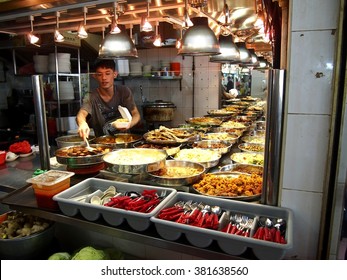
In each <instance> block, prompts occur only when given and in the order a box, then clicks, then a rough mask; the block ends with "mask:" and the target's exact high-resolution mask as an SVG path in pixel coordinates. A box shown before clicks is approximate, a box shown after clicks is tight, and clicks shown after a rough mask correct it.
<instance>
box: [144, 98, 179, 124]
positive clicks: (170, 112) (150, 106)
mask: <svg viewBox="0 0 347 280" xmlns="http://www.w3.org/2000/svg"><path fill="white" fill-rule="evenodd" d="M142 108H143V118H144V119H145V120H146V121H147V122H167V121H172V120H173V117H174V110H175V108H176V106H175V104H173V103H172V102H169V101H163V100H156V101H154V102H146V103H144V104H143V105H142Z"/></svg>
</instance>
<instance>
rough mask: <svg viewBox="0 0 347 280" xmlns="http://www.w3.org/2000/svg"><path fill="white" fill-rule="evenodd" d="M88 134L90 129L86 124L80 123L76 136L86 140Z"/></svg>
mask: <svg viewBox="0 0 347 280" xmlns="http://www.w3.org/2000/svg"><path fill="white" fill-rule="evenodd" d="M89 133H90V128H89V126H88V124H87V123H86V122H83V123H81V124H80V126H79V127H78V134H79V135H80V137H82V138H83V139H84V138H88V137H89Z"/></svg>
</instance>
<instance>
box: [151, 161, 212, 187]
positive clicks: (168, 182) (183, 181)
mask: <svg viewBox="0 0 347 280" xmlns="http://www.w3.org/2000/svg"><path fill="white" fill-rule="evenodd" d="M170 167H183V168H194V169H196V170H197V171H198V173H197V174H195V175H191V176H179V177H167V176H160V175H156V173H153V172H149V173H148V175H149V176H150V177H151V179H152V180H153V181H154V182H155V183H157V184H158V185H161V186H167V187H181V186H188V185H191V184H194V183H195V182H197V181H198V180H200V179H201V178H202V175H203V174H204V173H205V171H206V169H205V167H204V166H203V165H202V164H200V163H197V162H191V161H183V160H167V161H166V162H165V166H164V168H170Z"/></svg>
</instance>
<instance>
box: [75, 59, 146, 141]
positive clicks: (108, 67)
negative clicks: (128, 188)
mask: <svg viewBox="0 0 347 280" xmlns="http://www.w3.org/2000/svg"><path fill="white" fill-rule="evenodd" d="M117 75H118V73H117V71H116V70H115V62H114V60H99V61H97V63H96V64H95V74H93V77H94V78H95V79H96V80H97V82H98V85H99V86H98V88H96V89H95V90H94V91H93V92H91V93H90V94H89V95H88V96H87V97H86V98H85V99H84V100H83V105H82V107H81V108H80V110H79V111H78V113H77V116H76V122H77V125H78V133H79V135H80V136H81V137H82V138H85V137H86V138H88V136H89V133H90V128H93V129H94V133H95V136H96V137H99V136H102V135H105V134H113V133H114V132H116V129H115V127H113V125H112V122H113V121H115V120H116V119H118V118H121V114H120V112H119V111H118V105H121V106H123V107H126V108H127V109H128V110H129V112H130V114H131V115H132V120H131V122H130V123H129V125H128V126H127V127H125V128H123V129H122V130H127V129H130V128H131V127H133V126H135V125H136V124H138V123H139V122H140V120H141V115H140V112H139V110H138V109H137V106H136V104H135V101H134V98H133V95H132V92H131V91H130V89H129V88H128V87H126V86H123V85H114V79H115V78H116V77H117Z"/></svg>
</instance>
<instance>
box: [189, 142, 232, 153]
mask: <svg viewBox="0 0 347 280" xmlns="http://www.w3.org/2000/svg"><path fill="white" fill-rule="evenodd" d="M233 143H234V141H225V140H201V141H196V142H194V143H193V144H192V147H193V148H201V149H208V150H215V151H218V152H220V153H221V154H226V153H228V152H230V150H231V147H232V145H233Z"/></svg>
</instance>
